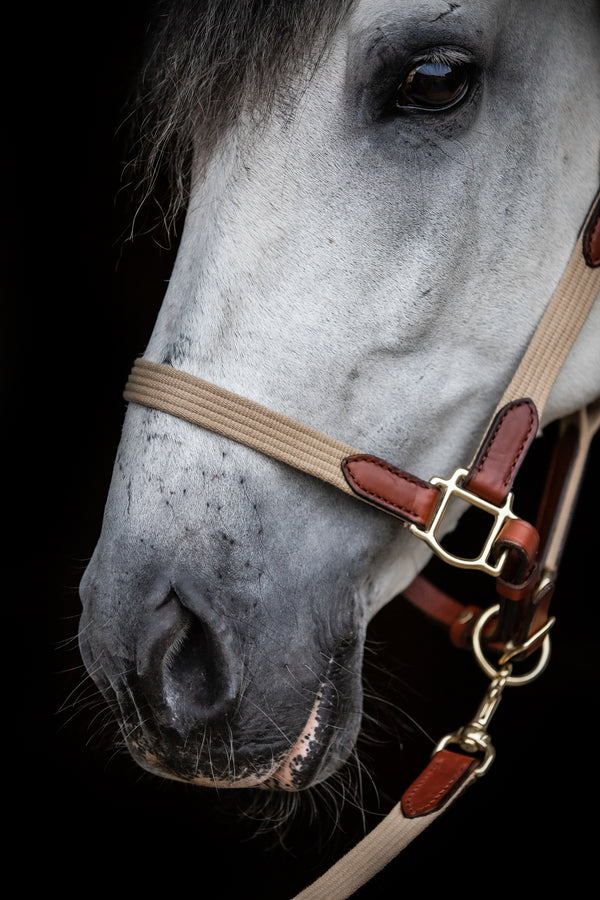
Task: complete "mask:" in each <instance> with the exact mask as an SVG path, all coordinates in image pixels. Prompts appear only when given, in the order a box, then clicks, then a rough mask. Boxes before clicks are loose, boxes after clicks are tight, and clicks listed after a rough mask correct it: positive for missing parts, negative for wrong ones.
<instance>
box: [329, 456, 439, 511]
mask: <svg viewBox="0 0 600 900" xmlns="http://www.w3.org/2000/svg"><path fill="white" fill-rule="evenodd" d="M342 471H343V473H344V476H345V478H346V481H347V482H348V484H349V485H350V487H351V488H352V490H353V491H354V492H355V494H357V495H358V496H359V497H361V498H362V499H363V500H365V501H366V502H367V503H370V504H372V505H374V506H378V507H380V508H381V509H384V510H386V512H389V513H392V515H395V516H399V517H400V518H401V519H404V520H405V521H406V522H412V523H414V524H415V525H420V526H421V527H423V526H427V525H428V524H429V521H430V520H431V517H432V515H433V512H434V510H435V507H436V504H437V502H438V500H439V497H440V490H439V488H437V487H435V485H433V484H429V482H428V481H421V479H420V478H415V477H414V475H408V474H407V473H406V472H403V471H402V470H401V469H397V468H396V467H395V466H392V465H390V463H387V462H385V460H383V459H379V458H378V457H377V456H367V455H363V454H359V455H358V456H348V457H346V459H344V460H343V461H342Z"/></svg>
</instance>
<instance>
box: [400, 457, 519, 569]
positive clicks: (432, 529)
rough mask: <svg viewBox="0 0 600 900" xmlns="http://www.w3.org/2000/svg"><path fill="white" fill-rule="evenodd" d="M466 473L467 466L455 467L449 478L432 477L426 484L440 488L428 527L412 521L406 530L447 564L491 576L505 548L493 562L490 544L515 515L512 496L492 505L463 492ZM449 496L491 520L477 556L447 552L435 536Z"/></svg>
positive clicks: (492, 545)
mask: <svg viewBox="0 0 600 900" xmlns="http://www.w3.org/2000/svg"><path fill="white" fill-rule="evenodd" d="M468 474H469V472H468V469H457V470H456V471H455V472H454V474H453V475H452V476H451V477H450V478H437V477H436V478H432V479H431V480H430V483H431V484H433V485H435V486H436V487H439V488H442V489H443V490H442V491H441V498H440V501H439V503H438V506H437V508H436V510H435V513H434V515H433V518H432V520H431V522H430V524H429V526H428V527H426V528H421V527H419V526H418V525H414V524H413V525H411V526H410V531H411V534H414V535H415V537H418V538H420V539H421V540H422V541H425V543H426V544H428V545H429V546H430V547H431V549H432V550H433V551H434V553H436V554H437V556H439V557H440V559H442V560H443V561H444V562H446V563H448V564H449V565H451V566H457V567H458V568H459V569H477V570H478V571H480V572H486V573H487V574H488V575H492V576H493V577H494V578H495V577H497V576H498V575H499V574H500V572H501V571H502V568H503V566H504V563H505V561H506V556H507V551H505V552H504V553H502V555H501V556H500V558H499V559H498V560H497V561H496V562H495V563H492V562H491V558H492V552H493V547H494V544H495V542H496V539H497V537H498V535H499V534H500V531H501V530H502V526H503V525H504V523H505V522H506V521H507V519H516V518H517V516H516V515H515V514H514V513H513V511H512V501H513V495H512V493H510V494H508V495H507V497H506V500H505V501H504V503H503V505H502V506H496V505H495V504H493V503H490V502H489V501H487V500H483V499H482V498H481V497H478V496H477V494H473V493H472V492H471V491H467V490H465V488H463V487H461V484H462V481H463V479H464V478H465V477H466V476H467V475H468ZM453 498H457V499H459V500H464V501H466V502H467V503H470V504H471V506H476V507H477V508H478V509H481V510H483V511H484V512H486V513H489V514H490V515H491V516H492V517H493V519H494V522H493V524H492V527H491V529H490V531H489V534H488V536H487V539H486V541H485V544H484V545H483V549H482V550H481V552H480V554H479V556H477V557H475V558H473V559H465V558H463V557H461V556H456V555H455V554H454V553H450V552H449V551H448V550H446V549H445V548H444V547H442V545H441V544H440V542H439V540H438V537H437V534H438V530H439V528H440V525H441V523H442V519H443V518H444V515H445V514H446V510H447V509H448V504H449V503H450V501H451V500H452V499H453Z"/></svg>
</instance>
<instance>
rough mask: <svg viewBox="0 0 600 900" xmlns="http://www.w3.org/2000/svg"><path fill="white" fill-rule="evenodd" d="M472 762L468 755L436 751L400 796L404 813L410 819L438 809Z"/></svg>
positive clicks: (460, 780) (472, 765) (452, 791)
mask: <svg viewBox="0 0 600 900" xmlns="http://www.w3.org/2000/svg"><path fill="white" fill-rule="evenodd" d="M476 763H477V760H476V759H475V758H474V757H472V756H465V755H464V754H462V753H454V752H453V751H452V750H439V751H438V753H436V754H435V756H434V757H432V759H431V760H430V762H429V765H428V766H426V768H425V769H424V770H423V771H422V772H421V774H420V775H419V777H418V778H417V779H416V780H415V781H413V783H412V784H411V785H410V787H409V788H407V789H406V791H405V792H404V794H403V795H402V799H401V803H402V812H403V813H404V815H405V816H406V817H407V818H409V819H414V818H416V817H417V816H424V815H427V814H428V813H432V812H435V811H436V810H438V809H441V807H442V806H443V805H444V803H445V802H446V801H447V800H448V799H449V798H450V797H451V796H452V794H453V793H454V792H455V790H456V789H457V788H458V787H459V785H460V783H461V782H462V781H464V779H465V778H466V777H467V775H468V774H469V773H470V772H471V770H472V769H473V768H474V767H475V765H476Z"/></svg>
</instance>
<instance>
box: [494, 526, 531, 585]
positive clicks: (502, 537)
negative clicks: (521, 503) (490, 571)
mask: <svg viewBox="0 0 600 900" xmlns="http://www.w3.org/2000/svg"><path fill="white" fill-rule="evenodd" d="M539 544H540V537H539V534H538V531H537V528H534V527H533V525H530V524H529V522H526V521H525V520H524V519H508V521H507V522H505V523H504V525H503V526H502V530H501V531H500V534H499V535H498V538H497V540H496V543H495V544H494V549H495V550H497V552H498V553H502V552H503V551H504V550H508V551H509V552H508V559H507V561H506V563H505V564H504V567H503V569H502V573H501V577H502V579H503V580H504V581H505V582H507V583H509V584H521V582H522V581H523V580H524V579H525V578H526V577H527V574H528V573H529V572H531V571H532V569H533V567H534V566H535V563H536V559H537V552H538V548H539Z"/></svg>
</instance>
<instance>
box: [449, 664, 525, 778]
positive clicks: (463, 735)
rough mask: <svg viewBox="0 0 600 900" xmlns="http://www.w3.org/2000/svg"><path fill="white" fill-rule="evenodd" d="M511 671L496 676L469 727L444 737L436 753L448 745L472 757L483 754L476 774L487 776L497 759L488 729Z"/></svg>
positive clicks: (507, 669) (506, 668)
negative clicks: (452, 745)
mask: <svg viewBox="0 0 600 900" xmlns="http://www.w3.org/2000/svg"><path fill="white" fill-rule="evenodd" d="M511 669H512V667H511V666H510V665H508V666H505V667H504V668H503V669H502V670H501V671H500V672H498V673H497V674H496V675H495V677H494V678H493V679H492V681H491V682H490V685H489V687H488V689H487V691H486V692H485V695H484V697H483V700H482V701H481V703H480V705H479V709H478V710H477V712H476V713H475V715H474V716H473V718H472V719H471V721H470V722H469V723H468V725H463V727H462V728H458V729H457V730H456V731H454V732H453V733H452V734H447V735H446V736H445V737H443V738H442V739H441V741H440V742H439V743H438V745H437V746H436V748H435V750H434V753H437V752H438V751H439V750H443V749H444V747H446V746H447V745H448V744H457V745H458V746H459V747H460V749H461V750H464V751H465V753H468V754H469V755H470V756H474V755H475V754H477V753H482V754H483V760H482V762H481V765H479V766H478V767H477V768H476V769H475V771H474V774H475V775H477V776H478V777H481V776H482V775H485V773H486V772H487V770H488V769H489V767H490V766H491V764H492V763H493V761H494V759H495V757H496V751H495V749H494V745H493V744H492V739H491V737H490V735H489V734H488V731H487V728H488V725H489V723H490V721H491V718H492V716H493V715H494V713H495V712H496V710H497V708H498V705H499V704H500V700H501V699H502V691H503V690H504V688H505V687H506V685H507V684H509V680H508V679H509V676H510V672H511Z"/></svg>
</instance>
